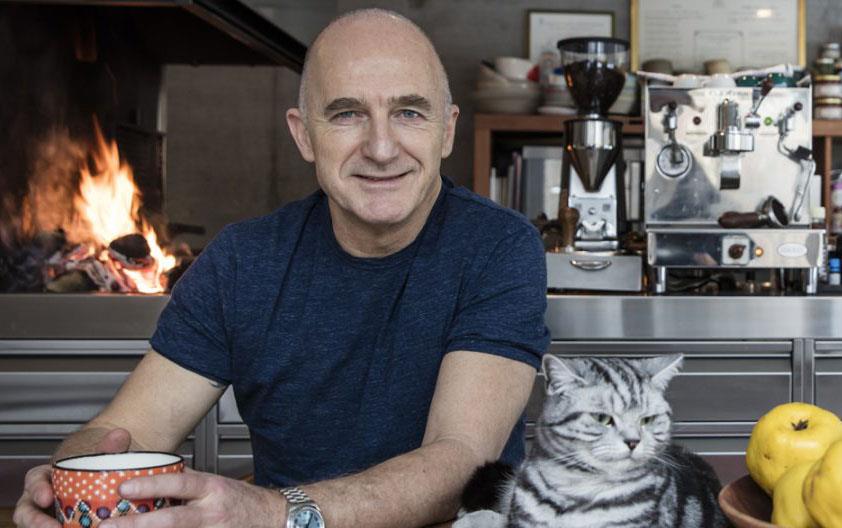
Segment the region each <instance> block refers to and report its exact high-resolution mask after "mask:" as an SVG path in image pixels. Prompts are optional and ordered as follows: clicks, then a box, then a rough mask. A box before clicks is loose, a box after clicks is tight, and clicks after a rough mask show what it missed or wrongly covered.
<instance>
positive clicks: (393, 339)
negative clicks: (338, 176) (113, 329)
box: [151, 179, 549, 486]
mask: <svg viewBox="0 0 842 528" xmlns="http://www.w3.org/2000/svg"><path fill="white" fill-rule="evenodd" d="M545 294H546V269H545V261H544V250H543V246H542V244H541V240H540V238H539V236H538V233H537V231H536V230H535V228H534V227H533V226H532V225H530V224H529V222H528V221H527V220H526V219H525V218H524V217H523V216H521V215H519V214H517V213H514V212H512V211H510V210H508V209H504V208H502V207H499V206H497V205H495V204H494V203H492V202H490V201H489V200H486V199H484V198H480V197H479V196H477V195H475V194H473V193H472V192H470V191H468V190H466V189H464V188H455V187H454V186H453V184H451V183H450V182H449V181H448V180H447V179H443V185H442V190H441V193H440V195H439V196H438V198H437V201H436V203H435V205H434V207H433V209H432V211H431V213H430V216H429V218H428V219H427V222H426V224H425V226H424V228H423V230H422V231H421V233H420V234H419V235H418V237H417V238H416V240H415V241H413V242H412V244H410V245H409V246H407V247H406V248H404V249H402V250H400V251H398V252H397V253H394V254H392V255H389V256H386V257H383V258H358V257H354V256H352V255H350V254H348V253H347V252H345V251H344V250H343V249H342V248H341V246H339V244H338V242H337V241H336V239H335V237H334V234H333V228H332V224H331V218H330V213H329V210H328V201H327V197H326V196H325V195H324V193H322V192H321V191H319V192H316V193H314V194H313V195H311V196H310V197H308V198H306V199H304V200H301V201H298V202H295V203H291V204H289V205H286V206H284V207H282V208H280V209H278V210H277V211H275V212H274V213H272V214H269V215H267V216H264V217H261V218H257V219H253V220H249V221H245V222H242V223H238V224H234V225H231V226H228V227H226V228H225V229H224V230H223V231H222V232H221V233H220V234H219V235H218V236H217V237H216V238H215V239H214V241H213V242H211V243H210V244H209V245H208V247H207V248H206V249H205V251H203V252H202V254H201V255H200V256H199V258H198V259H196V261H195V262H194V263H193V264H192V265H191V266H190V268H189V269H188V271H187V272H186V273H185V274H184V276H183V277H182V278H181V280H179V282H178V283H177V285H176V286H175V288H174V289H173V292H172V298H171V300H170V302H169V303H168V304H167V306H166V308H165V309H164V311H163V313H162V314H161V318H160V320H159V321H158V328H157V331H156V332H155V335H154V336H153V337H152V340H151V343H152V347H153V349H154V350H156V351H157V352H158V353H160V354H162V355H163V356H165V357H167V358H169V359H170V360H172V361H174V362H175V363H177V364H179V365H181V366H182V367H184V368H186V369H189V370H191V371H193V372H196V373H198V374H200V375H202V376H204V377H206V378H209V379H212V380H216V381H218V382H222V383H225V384H231V385H233V387H234V393H235V395H236V399H237V406H238V408H239V411H240V414H241V415H242V417H243V419H244V421H245V423H246V425H248V428H249V431H250V433H251V441H252V448H253V452H254V465H255V480H256V482H257V483H258V484H261V485H270V484H271V485H275V486H288V485H293V484H298V483H304V482H313V481H318V480H323V479H327V478H333V477H336V476H339V475H344V474H348V473H353V472H358V471H361V470H363V469H366V468H368V467H370V466H372V465H375V464H377V463H379V462H382V461H384V460H386V459H389V458H392V457H394V456H397V455H399V454H402V453H406V452H408V451H411V450H413V449H415V448H418V447H419V446H420V445H421V440H422V438H423V435H424V429H425V426H426V422H427V413H428V411H429V407H430V402H431V400H432V397H433V391H434V389H435V385H436V379H437V375H438V371H439V366H440V364H441V361H442V358H443V357H444V355H445V354H446V353H448V352H451V351H456V350H470V351H476V352H485V353H489V354H495V355H499V356H504V357H507V358H512V359H515V360H518V361H523V362H525V363H528V364H530V365H532V366H534V367H537V366H538V365H539V363H540V358H541V355H542V354H543V353H544V351H545V349H546V347H547V345H548V342H549V332H548V331H547V328H546V326H545V325H544V310H545V307H546V295H545ZM501 397H503V398H505V395H501ZM523 427H524V426H523V420H521V421H520V423H519V424H518V425H517V426H516V427H515V429H514V431H513V433H512V436H511V438H510V439H509V442H508V444H507V445H506V447H505V450H504V452H503V456H502V458H503V459H504V460H506V461H508V462H510V463H514V464H516V463H518V462H520V460H521V459H522V458H523V455H524V452H523V451H524V446H523V434H524V429H523Z"/></svg>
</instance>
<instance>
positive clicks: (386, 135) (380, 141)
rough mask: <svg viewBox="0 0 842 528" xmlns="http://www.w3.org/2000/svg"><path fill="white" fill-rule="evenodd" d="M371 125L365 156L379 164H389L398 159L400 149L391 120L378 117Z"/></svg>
mask: <svg viewBox="0 0 842 528" xmlns="http://www.w3.org/2000/svg"><path fill="white" fill-rule="evenodd" d="M369 123H370V124H369V127H368V132H367V133H368V137H366V140H365V144H364V145H363V154H365V155H366V156H367V157H368V158H370V159H372V160H373V161H376V162H377V163H388V162H390V161H392V160H394V159H395V158H397V157H398V154H399V153H400V147H399V146H398V140H397V137H396V136H395V130H394V127H393V126H392V123H391V122H390V121H389V118H388V117H386V116H376V117H372V118H371V120H370V121H369Z"/></svg>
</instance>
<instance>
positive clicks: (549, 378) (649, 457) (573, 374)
mask: <svg viewBox="0 0 842 528" xmlns="http://www.w3.org/2000/svg"><path fill="white" fill-rule="evenodd" d="M681 362H682V356H681V355H672V356H660V357H654V358H647V359H621V358H601V357H591V358H577V359H560V358H558V357H555V356H552V355H547V356H545V357H544V361H543V371H544V375H545V378H546V399H545V402H544V409H543V411H542V414H541V417H540V420H539V422H538V426H537V431H536V437H535V443H534V445H533V448H532V451H531V452H530V454H529V456H528V457H527V460H526V461H525V462H524V463H523V465H522V466H521V467H520V468H519V469H518V470H517V471H511V469H510V468H507V467H504V466H503V465H502V464H500V463H492V464H488V465H486V466H484V467H483V468H480V469H479V470H478V471H477V473H476V474H475V475H474V477H473V478H472V479H471V481H470V482H469V483H468V485H467V487H466V488H465V492H464V494H463V497H462V501H463V509H462V511H461V512H460V515H461V516H460V519H459V520H457V522H456V523H455V524H454V528H503V527H508V528H527V527H528V528H539V527H543V528H556V527H558V528H562V527H564V528H566V527H571V528H588V527H594V528H595V527H624V528H633V527H641V528H642V527H647V528H649V527H653V526H656V527H664V528H667V527H669V528H676V527H687V528H689V527H694V528H696V527H704V528H709V527H714V528H716V527H724V526H728V523H727V521H726V520H725V518H724V516H723V514H722V512H721V510H720V509H719V506H718V504H717V500H716V499H717V495H718V493H719V489H720V483H719V480H718V479H717V477H716V475H715V473H714V472H713V469H712V468H711V467H710V466H709V465H708V464H707V463H706V462H705V461H704V460H702V459H701V458H700V457H698V456H696V455H694V454H692V453H690V452H688V451H686V450H684V449H682V448H681V447H679V446H677V445H675V444H672V443H671V442H670V426H671V421H670V407H669V404H668V403H667V401H666V399H665V398H664V390H665V389H666V387H667V384H668V383H669V381H670V379H672V377H673V376H674V375H675V374H676V373H677V372H678V370H679V368H680V367H681Z"/></svg>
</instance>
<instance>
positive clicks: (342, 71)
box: [313, 57, 443, 104]
mask: <svg viewBox="0 0 842 528" xmlns="http://www.w3.org/2000/svg"><path fill="white" fill-rule="evenodd" d="M313 81H314V82H313V85H314V86H313V88H314V90H313V95H316V97H318V98H319V99H321V100H323V101H331V100H333V99H338V98H355V99H359V100H363V101H366V102H368V103H370V104H389V103H393V102H395V101H397V100H399V99H401V98H406V97H409V96H413V95H415V96H420V97H423V98H426V99H428V100H435V99H438V98H441V97H442V96H443V84H442V82H441V79H440V78H439V74H438V72H437V71H436V70H435V68H433V67H431V66H430V65H428V64H419V63H418V62H411V61H408V60H406V58H401V57H396V58H394V59H392V58H389V57H380V58H374V57H370V58H363V59H360V60H357V61H344V62H340V61H337V62H334V63H332V64H325V65H324V67H320V68H319V71H318V73H317V74H316V75H314V76H313Z"/></svg>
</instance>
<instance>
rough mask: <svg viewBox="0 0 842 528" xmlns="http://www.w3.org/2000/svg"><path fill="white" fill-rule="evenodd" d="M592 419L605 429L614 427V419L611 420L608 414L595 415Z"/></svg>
mask: <svg viewBox="0 0 842 528" xmlns="http://www.w3.org/2000/svg"><path fill="white" fill-rule="evenodd" d="M593 417H594V419H596V421H597V422H599V423H601V424H602V425H604V426H605V427H614V418H612V417H611V415H609V414H604V413H596V414H594V415H593Z"/></svg>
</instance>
